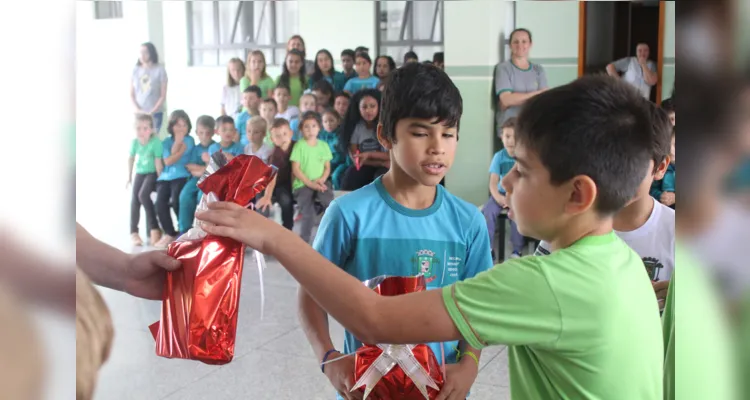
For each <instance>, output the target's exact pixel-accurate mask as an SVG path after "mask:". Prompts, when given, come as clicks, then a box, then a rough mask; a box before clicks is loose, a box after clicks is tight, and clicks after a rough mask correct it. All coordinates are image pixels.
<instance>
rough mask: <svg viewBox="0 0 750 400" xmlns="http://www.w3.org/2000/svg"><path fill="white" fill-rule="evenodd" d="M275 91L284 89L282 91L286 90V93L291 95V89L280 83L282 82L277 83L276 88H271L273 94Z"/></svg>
mask: <svg viewBox="0 0 750 400" xmlns="http://www.w3.org/2000/svg"><path fill="white" fill-rule="evenodd" d="M276 89H284V90H286V91H287V92H288V93H289V94H292V89H289V85H287V84H285V83H282V82H279V84H278V85H276V87H275V88H273V91H274V92H275V91H276Z"/></svg>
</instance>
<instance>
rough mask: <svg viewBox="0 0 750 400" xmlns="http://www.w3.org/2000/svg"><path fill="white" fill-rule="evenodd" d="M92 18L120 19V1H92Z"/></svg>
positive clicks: (121, 16)
mask: <svg viewBox="0 0 750 400" xmlns="http://www.w3.org/2000/svg"><path fill="white" fill-rule="evenodd" d="M93 3H94V19H122V18H123V14H122V1H101V0H97V1H94V2H93Z"/></svg>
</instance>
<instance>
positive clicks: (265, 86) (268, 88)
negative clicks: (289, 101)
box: [240, 76, 276, 99]
mask: <svg viewBox="0 0 750 400" xmlns="http://www.w3.org/2000/svg"><path fill="white" fill-rule="evenodd" d="M257 86H258V87H259V88H260V92H261V93H262V94H263V95H262V96H261V97H262V98H264V99H267V98H269V97H272V95H273V88H275V87H276V82H274V80H273V78H271V77H270V76H267V77H265V78H263V79H261V80H260V82H258V85H257ZM249 87H250V79H247V77H246V76H243V77H242V79H240V93H242V92H244V91H245V89H247V88H249ZM269 93H270V94H269Z"/></svg>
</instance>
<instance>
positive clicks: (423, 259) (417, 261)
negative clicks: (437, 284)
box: [412, 250, 440, 283]
mask: <svg viewBox="0 0 750 400" xmlns="http://www.w3.org/2000/svg"><path fill="white" fill-rule="evenodd" d="M412 262H413V263H414V269H415V270H416V274H415V275H419V274H422V275H424V280H425V283H430V282H432V281H434V280H435V279H436V278H437V276H436V275H435V266H436V265H437V264H438V263H439V262H440V260H439V259H437V258H436V257H435V252H434V251H431V250H419V251H418V252H417V254H416V255H415V256H414V257H413V258H412Z"/></svg>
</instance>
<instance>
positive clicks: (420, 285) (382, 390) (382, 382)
mask: <svg viewBox="0 0 750 400" xmlns="http://www.w3.org/2000/svg"><path fill="white" fill-rule="evenodd" d="M365 285H367V286H368V287H370V288H372V289H373V290H375V291H376V292H378V293H379V294H380V295H382V296H397V295H401V294H406V293H413V292H421V291H423V290H426V288H425V281H424V276H422V275H420V276H416V277H385V276H381V277H378V278H374V279H370V280H369V281H366V282H365ZM354 363H355V366H354V368H355V370H354V380H355V382H356V383H355V384H354V390H359V391H360V392H362V393H363V394H364V398H365V399H375V400H392V399H393V400H395V399H403V400H424V399H435V398H436V397H437V395H438V392H439V391H440V388H442V387H443V383H444V379H443V374H442V371H441V369H440V365H439V364H438V361H437V358H436V357H435V354H434V353H433V352H432V349H430V347H429V346H427V345H425V344H418V345H392V344H378V345H369V344H365V345H364V346H362V347H360V348H359V349H358V350H357V352H356V356H355V362H354Z"/></svg>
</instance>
